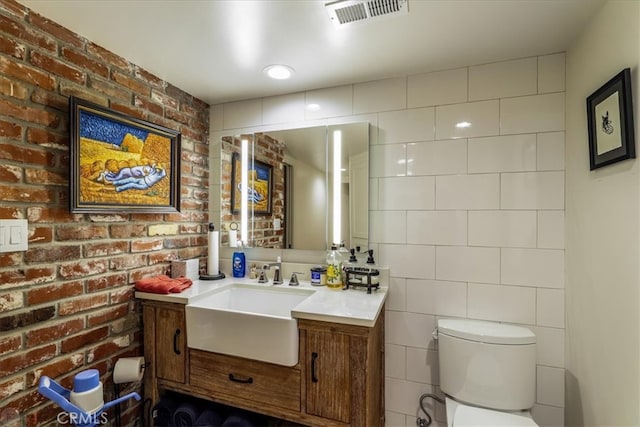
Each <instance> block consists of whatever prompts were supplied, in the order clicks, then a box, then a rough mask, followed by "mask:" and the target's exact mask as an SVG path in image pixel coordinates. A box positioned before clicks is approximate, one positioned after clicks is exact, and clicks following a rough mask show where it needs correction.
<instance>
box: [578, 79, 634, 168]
mask: <svg viewBox="0 0 640 427" xmlns="http://www.w3.org/2000/svg"><path fill="white" fill-rule="evenodd" d="M587 123H588V130H589V165H590V169H591V170H594V169H597V168H600V167H602V166H606V165H609V164H611V163H615V162H619V161H620V160H624V159H630V158H634V157H636V150H635V138H634V131H633V103H632V99H631V71H630V70H629V68H625V69H624V70H622V71H621V72H620V73H618V74H617V75H616V76H615V77H613V78H612V79H611V80H609V81H608V82H607V83H605V84H604V85H603V86H602V87H601V88H599V89H598V90H596V91H595V92H594V93H592V94H591V95H590V96H589V97H588V98H587Z"/></svg>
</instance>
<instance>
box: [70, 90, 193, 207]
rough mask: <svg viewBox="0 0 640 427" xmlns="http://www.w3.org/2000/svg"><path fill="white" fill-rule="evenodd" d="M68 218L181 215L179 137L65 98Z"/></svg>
mask: <svg viewBox="0 0 640 427" xmlns="http://www.w3.org/2000/svg"><path fill="white" fill-rule="evenodd" d="M69 143H70V150H69V152H70V161H69V165H70V171H69V184H70V188H69V193H70V197H69V205H70V206H69V208H70V211H71V212H72V213H111V214H113V213H175V212H180V185H179V184H180V150H181V134H180V132H178V131H175V130H172V129H168V128H166V127H164V126H160V125H157V124H154V123H151V122H148V121H146V120H142V119H139V118H136V117H132V116H129V115H126V114H123V113H121V112H118V111H114V110H111V109H109V108H106V107H103V106H101V105H97V104H94V103H92V102H89V101H86V100H83V99H80V98H77V97H74V96H71V97H69Z"/></svg>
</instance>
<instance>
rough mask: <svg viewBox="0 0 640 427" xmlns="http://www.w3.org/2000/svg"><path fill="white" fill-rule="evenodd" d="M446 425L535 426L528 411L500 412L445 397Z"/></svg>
mask: <svg viewBox="0 0 640 427" xmlns="http://www.w3.org/2000/svg"><path fill="white" fill-rule="evenodd" d="M446 407H447V425H449V426H454V427H478V426H487V427H489V426H491V427H536V426H538V424H536V423H535V422H534V421H533V418H531V414H530V413H529V412H528V411H524V412H502V411H495V410H491V409H484V408H479V407H477V406H469V405H465V404H462V403H459V402H456V401H455V400H453V399H451V398H449V397H447V399H446Z"/></svg>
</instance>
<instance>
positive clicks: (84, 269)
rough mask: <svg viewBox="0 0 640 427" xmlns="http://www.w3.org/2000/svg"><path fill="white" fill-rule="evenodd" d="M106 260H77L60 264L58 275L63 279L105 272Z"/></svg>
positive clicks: (107, 266)
mask: <svg viewBox="0 0 640 427" xmlns="http://www.w3.org/2000/svg"><path fill="white" fill-rule="evenodd" d="M108 263H109V261H108V260H96V261H77V262H75V263H71V264H65V265H61V266H60V270H59V272H58V273H59V275H60V277H62V278H64V279H76V278H82V277H86V276H92V275H95V274H102V273H106V272H107V271H108V270H109V265H108Z"/></svg>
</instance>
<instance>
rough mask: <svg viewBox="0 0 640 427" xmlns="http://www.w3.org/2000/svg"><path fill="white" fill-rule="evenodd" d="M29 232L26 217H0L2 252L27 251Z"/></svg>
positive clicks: (0, 247) (0, 249) (0, 245)
mask: <svg viewBox="0 0 640 427" xmlns="http://www.w3.org/2000/svg"><path fill="white" fill-rule="evenodd" d="M28 233H29V232H28V223H27V220H26V219H0V252H20V251H26V250H27V241H28V240H29V235H28Z"/></svg>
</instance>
